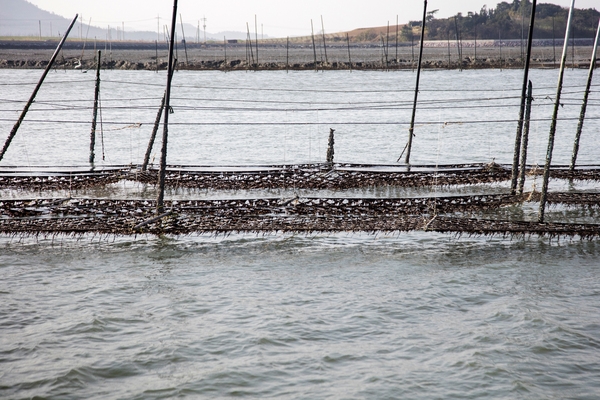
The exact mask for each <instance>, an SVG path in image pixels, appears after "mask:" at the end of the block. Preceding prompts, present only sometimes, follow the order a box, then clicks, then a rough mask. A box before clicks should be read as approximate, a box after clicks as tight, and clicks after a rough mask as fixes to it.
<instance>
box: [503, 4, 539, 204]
mask: <svg viewBox="0 0 600 400" xmlns="http://www.w3.org/2000/svg"><path fill="white" fill-rule="evenodd" d="M536 3H537V0H533V2H532V3H531V19H530V21H529V37H528V38H527V55H526V57H527V58H526V59H524V60H523V61H525V64H524V65H525V69H524V71H523V87H522V88H521V105H520V107H519V121H518V123H517V134H516V136H515V151H514V154H513V164H512V172H511V185H510V190H511V192H512V194H515V191H516V190H517V181H518V178H519V152H520V151H521V137H522V135H523V114H524V113H525V101H526V100H527V83H528V82H529V65H530V60H531V45H532V43H533V27H534V25H535V8H536Z"/></svg>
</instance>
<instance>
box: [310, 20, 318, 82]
mask: <svg viewBox="0 0 600 400" xmlns="http://www.w3.org/2000/svg"><path fill="white" fill-rule="evenodd" d="M310 31H311V35H312V44H313V54H314V56H315V71H318V70H319V69H318V68H317V47H316V46H315V28H314V26H313V20H312V19H311V20H310Z"/></svg>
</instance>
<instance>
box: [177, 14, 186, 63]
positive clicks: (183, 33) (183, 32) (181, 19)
mask: <svg viewBox="0 0 600 400" xmlns="http://www.w3.org/2000/svg"><path fill="white" fill-rule="evenodd" d="M179 20H180V21H181V36H182V39H183V50H184V51H185V65H188V54H187V41H186V40H185V31H184V30H183V17H182V16H181V14H179Z"/></svg>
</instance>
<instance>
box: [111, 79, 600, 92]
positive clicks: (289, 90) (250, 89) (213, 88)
mask: <svg viewBox="0 0 600 400" xmlns="http://www.w3.org/2000/svg"><path fill="white" fill-rule="evenodd" d="M102 82H109V83H118V84H125V85H144V86H158V87H164V86H165V85H164V84H160V83H148V84H146V83H142V82H126V81H117V80H114V81H113V80H110V79H103V80H102ZM592 86H593V87H595V86H600V84H592ZM172 87H173V88H174V89H177V88H187V89H210V90H235V91H240V90H249V91H257V92H308V93H402V92H408V93H413V92H414V91H415V90H414V89H397V90H395V89H382V90H335V89H323V90H320V89H290V88H281V89H280V88H256V87H243V86H233V87H228V86H201V85H177V84H173V86H172ZM581 87H582V86H581V85H572V86H570V85H567V86H563V88H581ZM542 89H553V90H556V86H547V87H546V86H544V87H539V88H536V90H542ZM520 90H521V88H516V87H515V88H503V89H464V90H463V89H419V92H436V93H437V92H460V93H464V92H509V91H520Z"/></svg>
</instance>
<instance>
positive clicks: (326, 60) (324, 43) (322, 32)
mask: <svg viewBox="0 0 600 400" xmlns="http://www.w3.org/2000/svg"><path fill="white" fill-rule="evenodd" d="M321 34H322V36H323V50H324V51H325V65H329V59H328V58H327V42H325V25H324V24H323V16H322V15H321Z"/></svg>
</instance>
